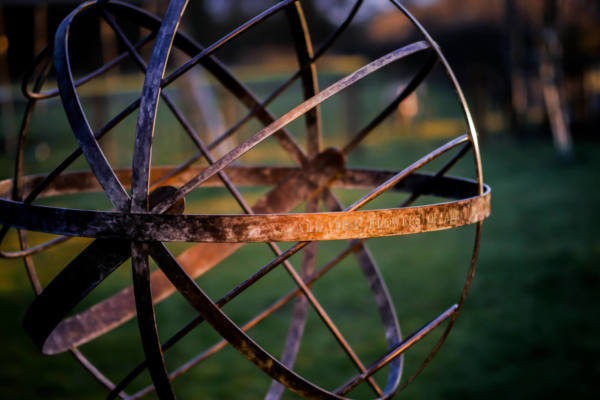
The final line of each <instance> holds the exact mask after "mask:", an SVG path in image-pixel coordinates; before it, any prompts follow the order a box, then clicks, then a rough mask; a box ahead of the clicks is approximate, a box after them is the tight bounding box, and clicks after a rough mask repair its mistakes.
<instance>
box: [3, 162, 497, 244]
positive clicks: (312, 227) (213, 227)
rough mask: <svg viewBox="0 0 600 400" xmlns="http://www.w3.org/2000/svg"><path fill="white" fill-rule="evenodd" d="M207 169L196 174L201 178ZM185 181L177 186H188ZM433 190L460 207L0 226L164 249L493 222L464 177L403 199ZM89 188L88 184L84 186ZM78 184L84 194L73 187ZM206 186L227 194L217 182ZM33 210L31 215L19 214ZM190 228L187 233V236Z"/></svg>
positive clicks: (373, 176) (348, 180)
mask: <svg viewBox="0 0 600 400" xmlns="http://www.w3.org/2000/svg"><path fill="white" fill-rule="evenodd" d="M201 170H202V168H192V169H190V170H189V172H188V173H189V174H190V175H193V174H195V173H198V171H201ZM295 170H299V169H297V168H293V167H283V168H281V167H280V168H277V167H275V168H273V167H230V168H228V169H227V174H228V175H230V177H231V179H232V181H233V182H234V183H235V184H236V185H240V186H246V185H248V186H250V185H252V186H254V185H270V184H274V183H275V182H274V181H275V179H277V178H278V177H282V176H284V175H285V174H286V173H289V172H291V171H295ZM169 171H170V169H169V168H166V167H163V168H160V169H153V174H160V173H165V174H166V173H168V172H169ZM118 175H119V176H120V177H121V178H122V179H124V181H123V183H124V184H127V183H128V180H129V178H130V170H119V171H118ZM391 176H393V173H392V172H390V171H377V170H367V169H350V170H347V171H345V172H344V175H343V176H342V177H340V178H339V179H337V180H336V181H335V182H334V183H333V185H332V187H334V188H354V189H359V188H361V189H366V188H372V187H374V186H375V185H374V184H375V183H376V180H378V179H382V178H386V177H388V178H389V177H391ZM39 179H41V178H40V177H37V176H31V177H26V178H24V179H23V188H26V187H31V186H33V185H34V184H35V182H36V181H37V180H39ZM184 179H185V176H180V177H178V179H177V180H184ZM432 180H435V182H434V183H435V184H434V185H431V184H428V189H429V190H428V192H427V193H425V194H428V195H432V196H437V197H446V198H452V199H454V200H452V201H448V202H444V203H439V204H432V205H424V206H416V207H406V208H392V209H381V210H365V211H354V212H329V213H325V212H321V213H293V214H287V213H286V214H263V215H246V214H240V215H212V214H204V215H170V214H125V213H117V212H107V211H100V212H97V211H88V210H77V209H64V208H53V207H46V206H37V205H30V204H23V203H21V202H14V201H11V200H7V199H2V200H0V210H1V211H2V215H1V216H0V223H1V224H5V225H11V226H14V227H17V228H21V229H27V230H32V231H40V232H46V233H51V234H57V235H67V236H82V237H91V238H99V239H125V240H132V239H137V240H143V241H163V242H181V241H190V242H227V243H239V242H267V241H276V242H285V241H312V240H336V239H358V238H364V237H379V236H393V235H404V234H413V233H420V232H428V231H433V230H440V229H448V228H452V227H456V226H461V225H466V224H471V223H474V222H478V221H481V220H483V219H484V218H485V217H487V216H488V215H489V199H490V195H489V194H490V190H489V188H488V187H487V186H486V189H485V192H484V193H483V194H482V195H477V182H475V181H471V180H469V179H464V178H456V177H448V176H444V177H435V178H433V177H432V176H431V175H428V174H421V173H413V174H412V175H411V176H410V177H409V178H408V179H407V180H406V181H404V182H402V184H400V185H398V186H396V187H394V188H393V190H395V191H408V192H410V191H411V189H413V188H417V187H419V186H420V185H424V184H426V183H431V181H432ZM82 181H83V183H82ZM75 182H78V184H77V186H68V184H69V183H75ZM205 186H221V184H220V183H219V182H218V178H217V177H213V178H212V179H210V180H208V181H207V182H206V183H205ZM11 187H12V180H8V179H7V180H4V181H1V182H0V194H1V195H2V196H3V197H6V196H7V194H8V191H10V188H11ZM99 189H100V188H99V187H98V184H97V182H96V181H95V180H94V179H93V175H92V174H91V173H87V172H75V173H66V174H63V175H62V176H61V177H60V178H58V179H57V180H56V181H55V182H54V183H53V184H52V185H51V186H50V187H49V188H48V190H47V191H46V192H45V193H44V194H43V195H42V197H48V196H50V195H58V194H68V193H75V192H78V193H81V192H85V191H95V190H99ZM21 207H25V208H26V211H27V212H24V213H21V212H17V210H18V209H20V208H21ZM182 227H183V228H182Z"/></svg>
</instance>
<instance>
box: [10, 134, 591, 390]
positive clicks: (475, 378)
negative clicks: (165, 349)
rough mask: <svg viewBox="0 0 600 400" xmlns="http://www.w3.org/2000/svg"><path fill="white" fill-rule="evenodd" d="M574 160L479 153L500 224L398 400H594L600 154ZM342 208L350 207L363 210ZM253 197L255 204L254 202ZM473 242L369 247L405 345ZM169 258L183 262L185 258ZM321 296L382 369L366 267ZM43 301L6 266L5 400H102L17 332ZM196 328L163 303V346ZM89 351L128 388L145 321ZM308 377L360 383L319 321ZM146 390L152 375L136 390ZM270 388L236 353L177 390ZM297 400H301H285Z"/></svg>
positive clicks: (197, 206) (280, 333) (399, 155)
mask: <svg viewBox="0 0 600 400" xmlns="http://www.w3.org/2000/svg"><path fill="white" fill-rule="evenodd" d="M438 144H440V142H439V141H435V142H432V141H420V142H417V141H415V140H413V139H401V140H398V141H394V142H393V143H392V144H391V145H386V146H385V147H378V148H377V149H376V151H377V153H376V154H377V157H373V154H374V153H373V151H371V150H373V149H372V148H370V147H369V146H367V147H366V149H367V150H366V151H364V152H359V153H358V154H357V155H355V156H353V157H351V158H350V160H349V162H350V165H360V166H366V165H368V166H371V167H386V168H396V169H399V168H402V167H403V166H405V165H408V163H410V162H411V161H413V160H415V159H417V158H418V157H420V156H421V155H423V154H425V153H426V152H428V151H430V150H431V149H433V148H434V147H435V146H436V145H438ZM575 153H576V157H575V159H574V161H573V162H570V163H564V162H561V161H560V160H559V159H558V158H557V156H556V154H555V151H554V149H553V147H552V145H551V144H550V143H549V141H533V140H532V141H522V142H515V141H511V140H508V139H503V138H502V137H493V138H491V139H490V140H489V141H488V142H485V143H484V144H483V145H482V154H483V161H484V175H485V180H486V182H487V183H489V184H490V185H491V186H492V189H493V191H492V216H491V217H490V218H489V219H488V220H487V221H486V222H485V223H484V230H483V242H482V245H481V254H480V258H479V260H480V261H479V266H478V270H477V274H476V278H475V281H474V283H473V286H472V290H471V293H470V295H469V298H468V300H467V303H466V305H465V308H464V311H463V313H462V314H461V315H460V317H459V320H458V322H457V325H456V327H455V329H454V331H453V332H452V334H451V336H450V338H449V339H448V341H447V343H446V345H445V346H444V347H443V348H442V350H441V351H440V353H439V354H438V356H437V357H436V358H435V359H434V361H433V362H432V364H431V365H430V366H429V367H428V368H427V369H426V370H425V371H424V372H423V374H422V375H421V376H420V377H419V378H418V379H417V380H416V381H415V382H414V383H413V384H412V385H410V386H409V387H408V388H407V389H406V390H405V392H404V393H403V394H402V395H400V396H399V397H400V398H406V399H439V398H444V399H448V398H456V399H465V398H486V399H490V398H493V399H496V398H497V399H506V398H511V399H513V398H519V399H531V398H548V397H552V398H554V397H557V398H561V397H562V398H597V396H598V390H597V382H598V380H599V379H600V363H599V362H598V361H597V360H598V358H599V357H600V344H599V341H598V340H597V339H598V337H600V319H599V318H598V307H599V306H600V290H599V288H600V268H599V265H598V259H599V258H600V229H598V226H597V224H598V223H599V222H600V211H599V209H598V205H599V204H600V189H598V186H597V182H598V178H597V175H596V174H597V171H598V170H600V157H598V154H600V143H592V142H582V143H577V144H576V146H575ZM2 166H3V171H9V169H8V168H9V167H8V161H7V160H6V159H3V160H2ZM470 167H471V164H470V160H468V159H467V160H465V161H464V162H463V163H462V164H460V165H459V166H458V167H457V170H456V171H453V172H455V173H460V174H462V173H465V174H467V175H468V172H467V171H470V170H471V169H472V168H470ZM434 169H435V168H433V166H432V167H430V168H428V170H434ZM2 175H3V177H6V176H8V175H9V174H8V173H5V172H3V174H2ZM339 194H340V196H342V197H343V198H344V200H345V201H346V202H347V203H348V202H350V201H351V200H352V199H353V198H356V197H357V196H358V195H359V193H356V192H354V193H353V192H346V191H343V192H340V193H339ZM256 195H257V194H256V193H254V192H249V196H256ZM222 197H223V195H222V193H221V192H219V191H218V190H215V191H214V192H211V194H210V196H208V195H205V196H202V195H197V196H195V197H194V199H193V201H192V205H193V209H194V210H195V211H199V210H201V209H202V208H203V207H202V203H203V202H206V203H208V202H213V203H214V202H215V201H219V199H221V198H222ZM400 197H401V196H399V195H391V194H390V195H386V196H384V197H383V198H382V199H381V200H379V203H378V205H380V206H393V205H394V204H397V203H398V201H399V199H400ZM86 199H87V200H86V201H87V202H88V204H102V205H104V206H105V204H106V203H105V201H104V199H103V198H102V195H89V198H86ZM61 201H63V200H61ZM66 201H67V200H64V202H63V203H62V204H66V203H65V202H66ZM77 201H83V200H82V199H79V200H77ZM95 202H97V203H95ZM71 205H73V204H71ZM473 236H474V227H472V226H469V227H463V228H459V229H456V230H452V231H443V232H434V233H427V234H421V235H414V236H406V237H396V238H384V239H376V240H371V241H370V242H369V243H370V246H371V249H372V251H373V253H374V254H375V255H376V259H377V261H378V263H379V265H380V267H381V269H382V272H383V275H384V277H385V279H386V281H387V283H388V286H389V288H390V291H391V294H392V297H393V299H394V302H395V304H396V307H397V312H398V317H399V320H400V324H401V326H402V330H403V333H404V334H405V335H407V334H410V333H411V332H413V331H414V330H416V329H418V328H419V327H420V326H422V325H423V324H424V323H426V322H427V321H429V320H430V319H431V318H433V317H435V316H436V315H438V314H439V313H441V312H442V311H443V310H445V309H446V308H448V307H449V306H450V305H451V304H452V303H453V302H456V301H457V300H458V297H459V295H460V290H461V288H462V285H463V282H464V278H465V274H466V271H467V267H468V261H469V258H470V251H471V249H472V246H473ZM41 239H42V237H41V235H37V236H36V235H32V241H35V240H41ZM88 242H89V241H88V240H84V239H76V240H73V241H71V242H69V243H68V244H65V245H63V246H62V247H60V250H57V251H52V252H48V253H47V254H43V255H39V256H36V262H37V265H38V267H39V268H38V269H39V272H40V276H41V279H42V282H43V283H47V282H48V281H49V280H50V279H51V278H52V277H53V276H54V275H55V274H56V273H57V272H58V271H59V270H60V269H61V268H62V267H63V266H64V265H65V263H66V262H67V261H68V260H69V258H71V257H73V256H74V255H75V254H76V253H77V252H78V251H80V250H81V249H82V248H83V247H84V246H85V245H86V244H87V243H88ZM15 243H16V242H15V237H14V235H12V236H11V237H9V240H8V242H7V245H8V246H9V247H11V246H13V247H14V246H15ZM283 246H284V247H285V246H287V245H286V244H283ZM172 247H173V250H174V251H180V250H181V249H182V248H184V247H185V246H184V245H178V246H172ZM343 248H344V242H332V243H323V244H322V245H321V246H320V248H319V265H322V264H323V263H324V262H326V261H327V260H328V259H329V258H330V257H332V256H333V255H335V254H336V253H337V252H338V251H340V250H341V249H343ZM270 257H271V254H270V253H269V251H268V249H267V247H266V246H264V245H261V244H252V245H247V246H245V247H244V248H243V249H242V250H240V251H239V252H237V253H236V254H235V255H234V256H232V257H230V258H229V259H227V260H226V261H225V262H224V263H222V265H220V266H219V267H218V268H215V269H214V270H212V271H210V272H209V273H207V274H206V275H204V276H202V277H201V278H200V279H199V280H198V283H199V284H200V285H201V286H202V287H203V288H204V289H205V290H206V291H207V293H208V294H209V295H210V296H211V297H212V298H213V299H217V298H218V297H220V295H222V294H223V293H224V292H226V291H228V290H229V289H231V288H232V287H234V286H235V285H236V284H237V283H238V282H240V281H241V280H242V279H244V277H246V276H248V275H249V274H250V273H251V272H253V271H255V270H256V269H258V268H259V267H260V266H262V265H263V264H264V263H266V262H267V261H268V260H269V259H270ZM299 260H300V259H299V258H298V257H295V258H293V259H292V262H293V263H294V265H298V264H299V262H300V261H299ZM130 282H131V272H130V264H128V263H126V264H124V265H123V266H121V267H120V268H119V270H117V271H116V272H115V273H114V274H113V275H112V276H111V277H110V278H109V279H107V280H106V281H105V282H104V283H103V284H102V285H100V287H99V288H98V289H96V290H95V291H94V292H93V293H92V294H91V295H90V299H88V300H86V304H87V305H89V304H91V303H93V302H94V301H95V300H97V299H100V298H103V297H105V296H107V295H109V294H110V293H114V291H115V290H118V289H119V288H121V287H124V286H127V285H129V284H130ZM292 287H293V284H292V282H291V279H290V278H289V277H288V276H287V275H286V274H285V272H284V271H283V270H276V271H275V272H274V273H273V274H272V275H269V276H268V277H267V278H265V279H264V281H261V282H260V283H259V284H258V285H256V287H253V288H252V289H251V290H249V291H248V292H246V293H244V294H243V295H242V296H240V297H239V298H238V299H236V300H234V301H233V302H232V303H231V304H230V305H228V306H227V307H225V311H226V312H227V313H228V314H229V315H230V316H231V318H232V319H233V320H234V321H236V322H238V323H243V322H245V321H246V320H247V319H249V318H250V317H251V316H252V315H254V314H255V313H256V312H257V311H259V310H261V309H262V308H263V307H265V306H266V305H267V304H269V303H270V302H272V301H273V300H275V299H277V298H279V297H280V296H281V295H282V294H284V293H286V292H287V290H289V289H291V288H292ZM314 290H315V293H316V296H317V297H318V298H319V300H321V302H322V303H323V305H324V306H325V308H326V309H327V310H328V311H329V313H330V314H331V315H332V316H333V318H334V320H335V321H336V323H337V324H338V326H339V327H340V329H341V330H342V332H343V333H344V335H345V336H346V337H347V338H348V340H349V341H350V342H351V343H352V344H353V345H354V347H355V349H356V350H357V352H358V353H359V355H360V356H361V357H362V358H363V360H364V362H365V363H366V364H368V363H369V362H371V361H373V360H374V359H375V358H377V356H378V355H379V354H380V353H381V352H382V351H383V350H384V348H385V342H384V339H383V333H382V331H381V329H380V327H379V322H378V318H377V316H376V313H375V309H374V304H373V300H372V299H371V298H370V295H369V293H368V289H367V286H366V284H365V282H364V279H363V278H362V276H361V273H360V272H359V269H358V268H357V263H356V261H355V260H353V259H350V258H349V259H347V260H346V261H345V262H343V263H342V264H340V265H339V266H338V267H336V269H334V270H333V271H332V272H331V273H330V274H329V275H326V276H325V277H324V278H323V280H321V281H319V282H318V283H316V284H315V287H314ZM32 300H33V294H32V292H31V290H30V287H29V285H28V283H27V280H26V276H25V273H24V271H23V269H22V266H21V263H20V262H18V261H11V262H8V261H5V260H2V261H0V312H1V313H2V315H3V321H2V328H1V329H0V341H1V343H2V344H3V356H2V363H1V367H0V397H1V398H6V399H38V398H41V397H44V398H52V399H54V398H56V399H58V398H61V399H62V398H78V399H96V398H102V397H103V395H104V394H105V391H104V390H103V389H102V387H101V386H100V385H99V384H97V383H96V382H95V381H94V380H93V379H92V378H91V377H89V375H87V373H86V372H84V371H83V370H82V369H81V368H80V367H79V366H78V364H77V362H76V361H75V360H74V359H73V358H72V357H71V356H70V355H68V354H63V355H58V356H52V357H48V356H43V355H41V354H40V353H39V352H38V350H37V349H36V348H35V347H34V345H33V344H32V342H31V341H30V340H29V338H28V337H27V335H26V334H25V332H24V330H23V328H22V327H21V321H22V318H23V315H24V313H25V310H26V309H27V307H28V305H29V304H30V303H31V301H32ZM290 310H291V306H287V307H286V308H284V309H283V310H281V311H279V312H277V313H276V314H275V315H273V316H272V317H271V318H269V319H268V320H266V321H264V322H263V323H262V324H260V325H259V326H257V327H256V328H254V329H253V330H252V331H251V335H252V336H253V337H254V338H255V339H256V340H257V341H258V342H259V343H260V344H261V345H263V346H264V347H265V348H266V349H267V350H269V351H271V352H272V353H273V354H275V355H280V354H281V349H282V343H283V338H284V336H285V333H286V327H287V323H288V322H289V315H290ZM193 316H194V312H193V310H192V309H191V307H190V306H188V305H187V304H186V303H185V301H184V300H183V298H182V297H181V296H179V295H174V296H172V297H171V298H169V299H168V300H167V301H165V302H163V303H161V304H160V305H159V306H158V307H157V318H158V323H159V328H160V334H161V337H162V338H163V340H165V339H166V338H167V337H168V336H170V334H172V333H174V332H175V331H176V330H177V328H178V327H180V326H182V325H183V324H184V323H185V322H187V321H188V320H189V319H190V318H193ZM440 332H441V330H439V329H438V330H436V331H435V332H434V333H432V335H431V336H430V337H427V338H426V339H424V340H423V341H422V342H420V343H419V344H417V345H416V346H415V347H413V348H411V349H410V350H409V351H408V352H407V353H406V366H405V374H406V375H405V376H408V375H410V373H411V372H412V370H414V369H415V368H416V367H417V366H418V365H419V363H420V362H421V361H422V360H423V358H424V357H425V356H426V354H427V353H428V351H429V349H430V348H431V346H432V345H433V343H434V341H435V339H436V338H437V337H438V336H439V333H440ZM216 340H218V336H217V335H216V334H215V333H214V332H213V331H212V330H211V329H210V328H209V327H208V326H202V327H201V328H199V329H197V330H196V331H195V332H194V333H192V334H190V335H189V336H188V337H187V338H186V339H184V340H183V341H182V342H181V343H179V344H178V345H177V346H175V347H174V348H173V350H172V351H170V352H169V353H167V356H166V361H167V364H168V366H169V367H170V368H174V367H176V366H177V365H179V364H181V363H182V362H185V361H186V360H187V359H188V358H190V357H191V356H192V355H194V354H196V353H198V352H201V351H202V350H204V349H205V348H207V347H208V346H210V345H211V344H212V343H214V342H215V341H216ZM82 350H83V351H84V352H85V353H86V354H88V355H89V356H90V358H91V359H92V360H93V361H95V362H96V363H97V364H98V366H99V367H100V369H101V370H103V371H104V372H105V373H106V375H107V376H108V377H109V378H111V379H113V380H118V379H119V378H120V377H122V376H123V375H124V374H125V373H126V372H127V371H128V370H129V369H130V368H131V367H133V366H134V365H135V364H136V363H137V362H138V361H139V360H140V359H141V357H142V350H141V345H140V344H139V341H138V332H137V326H136V323H135V321H130V322H129V323H127V324H125V325H124V326H123V327H121V328H119V329H117V330H115V331H113V332H111V333H109V334H107V335H105V336H103V337H101V338H100V339H98V340H96V341H94V342H92V343H89V344H87V345H84V346H83V347H82ZM296 370H297V371H298V372H300V373H301V374H303V375H305V376H306V377H308V378H310V379H312V380H314V381H315V382H317V383H319V384H322V385H324V386H325V387H327V388H330V389H333V388H335V387H336V386H337V385H339V384H341V383H342V382H343V381H344V380H345V379H346V378H347V377H348V376H350V375H352V374H353V373H354V372H355V370H354V368H353V366H352V365H351V364H350V363H349V362H348V360H347V358H346V357H345V356H344V354H343V352H342V351H341V350H340V349H339V347H338V346H337V344H336V343H335V341H334V340H333V339H332V338H331V336H330V335H329V334H328V332H327V331H326V329H325V328H324V327H323V325H322V323H321V322H320V320H319V319H318V317H317V316H316V314H315V313H314V312H311V314H310V317H309V321H308V325H307V328H306V336H305V340H304V342H303V344H302V346H301V348H300V354H299V359H298V362H297V366H296ZM386 372H387V371H385V370H384V371H382V373H380V374H378V375H377V376H376V378H377V380H378V381H379V382H385V373H386ZM148 383H149V378H148V376H147V373H145V374H144V375H143V376H141V378H140V379H138V380H137V381H135V382H134V384H133V385H132V388H133V389H134V390H135V389H136V388H137V389H139V388H141V387H143V386H144V385H146V384H148ZM269 384H270V381H269V379H268V378H267V377H266V376H264V375H263V374H262V373H261V372H260V371H258V370H257V369H256V368H254V366H253V365H252V364H250V363H249V362H248V361H246V360H245V359H243V357H241V356H240V355H239V354H238V353H237V352H236V351H235V350H233V349H231V348H225V349H224V350H223V351H222V352H221V353H219V354H218V355H217V356H215V357H213V358H211V359H209V360H208V361H207V362H206V363H205V364H203V365H201V366H198V367H196V368H194V369H192V370H191V371H190V372H189V373H188V374H186V375H185V376H183V377H181V378H178V379H177V380H176V381H175V390H176V392H177V394H178V396H179V397H180V398H184V399H192V398H207V399H232V398H235V399H256V398H261V397H262V396H264V393H266V390H267V389H268V386H269ZM352 394H353V396H356V397H362V398H364V397H367V398H369V397H372V393H371V392H370V391H369V390H368V388H367V387H359V388H358V389H357V390H356V391H355V392H352ZM287 397H288V398H296V397H295V396H294V395H292V394H289V393H288V395H287Z"/></svg>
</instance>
